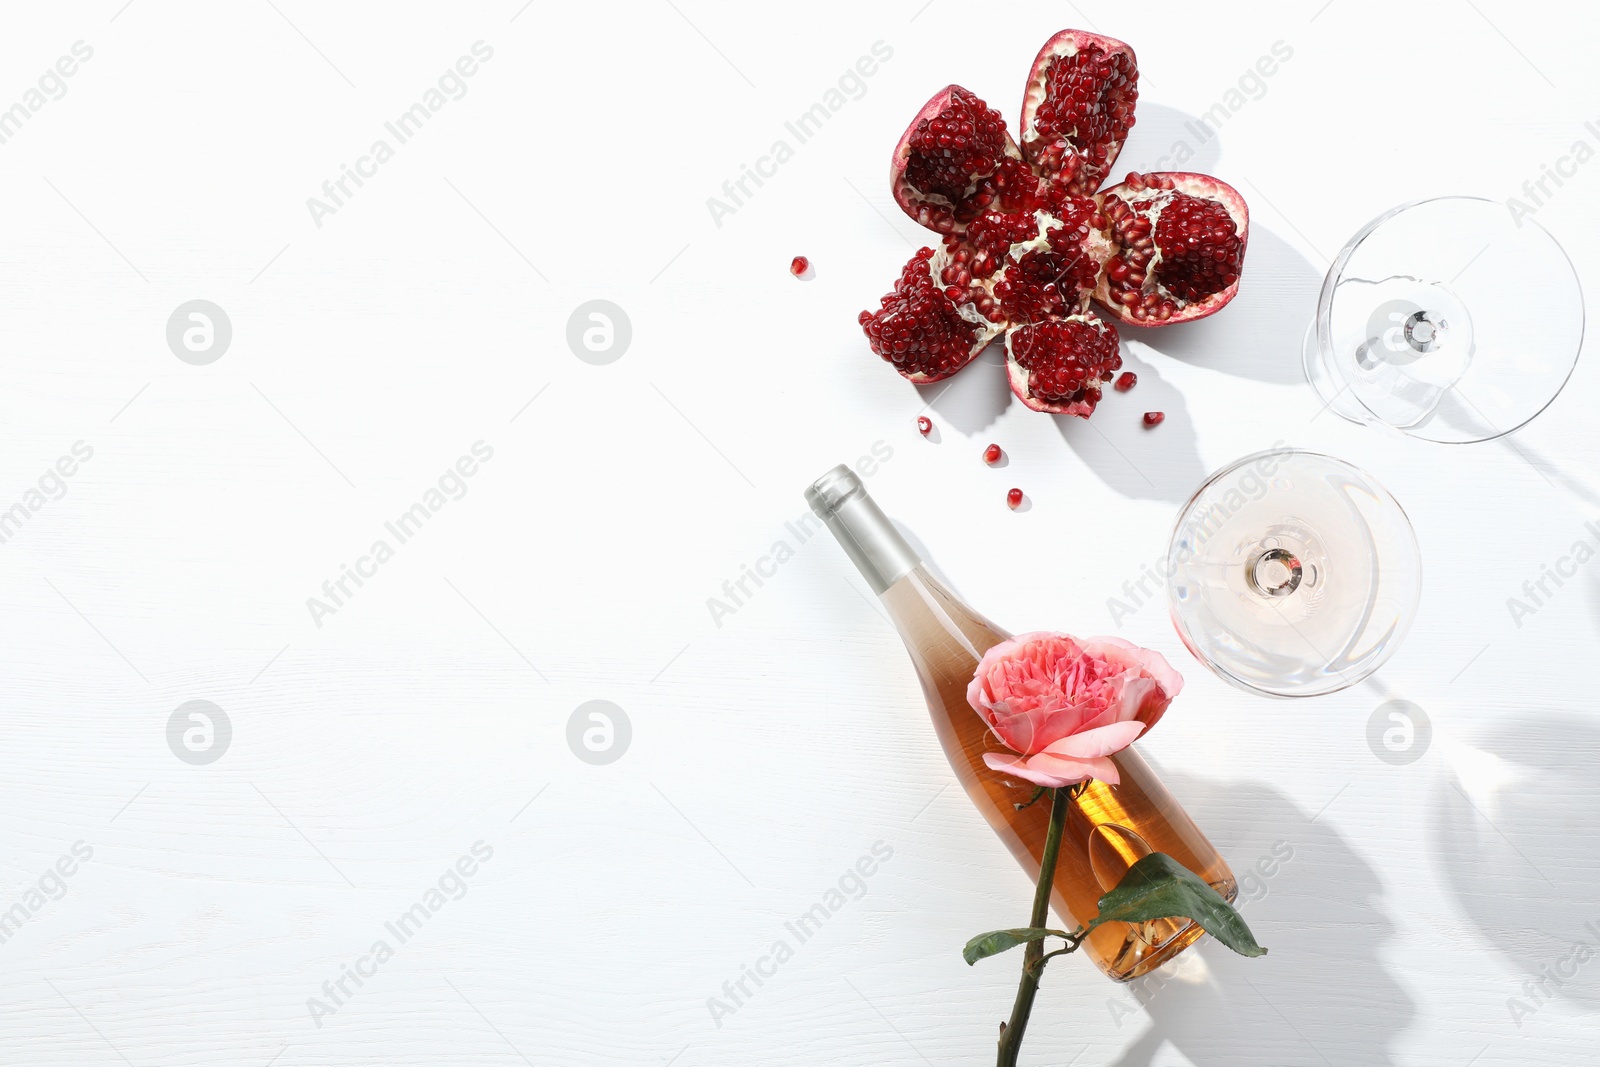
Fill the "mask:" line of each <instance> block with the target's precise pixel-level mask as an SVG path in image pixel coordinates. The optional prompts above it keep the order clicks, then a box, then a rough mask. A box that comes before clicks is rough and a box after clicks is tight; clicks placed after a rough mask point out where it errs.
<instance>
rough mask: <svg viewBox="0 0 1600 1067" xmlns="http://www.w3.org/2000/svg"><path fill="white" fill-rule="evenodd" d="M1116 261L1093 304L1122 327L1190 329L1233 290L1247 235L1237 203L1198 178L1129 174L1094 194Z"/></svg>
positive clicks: (1244, 212)
mask: <svg viewBox="0 0 1600 1067" xmlns="http://www.w3.org/2000/svg"><path fill="white" fill-rule="evenodd" d="M1101 197H1102V198H1103V203H1104V204H1105V216H1106V219H1107V221H1108V222H1109V223H1110V224H1111V229H1110V233H1111V238H1112V240H1113V241H1114V242H1115V244H1116V246H1117V252H1116V254H1115V256H1113V257H1112V258H1110V259H1109V260H1108V261H1107V262H1106V265H1105V270H1104V271H1103V272H1102V273H1101V275H1100V280H1099V283H1098V284H1097V285H1096V286H1095V291H1094V297H1095V299H1096V300H1098V301H1100V303H1102V304H1104V305H1105V306H1106V307H1108V308H1110V309H1111V310H1112V312H1114V313H1115V314H1116V315H1117V317H1119V318H1120V319H1122V320H1123V321H1124V322H1131V323H1137V324H1139V325H1145V326H1153V325H1159V324H1161V323H1163V322H1191V321H1193V320H1195V319H1203V318H1205V317H1206V316H1207V315H1210V314H1212V313H1214V312H1216V311H1218V310H1220V309H1221V308H1222V306H1223V305H1225V304H1226V303H1228V301H1230V300H1232V299H1233V297H1234V294H1235V293H1237V292H1238V291H1239V268H1240V266H1241V264H1242V263H1243V262H1244V246H1245V241H1246V239H1247V238H1248V236H1249V229H1250V209H1249V208H1248V207H1246V206H1245V202H1244V198H1243V197H1241V196H1240V195H1239V194H1238V193H1237V192H1235V191H1234V189H1233V187H1232V186H1229V185H1226V184H1224V183H1223V182H1220V181H1218V180H1217V179H1215V178H1210V177H1207V176H1206V175H1204V174H1185V173H1181V172H1175V173H1169V174H1129V175H1128V180H1127V181H1125V182H1123V183H1122V184H1121V185H1114V186H1112V187H1111V188H1110V189H1107V190H1106V191H1105V192H1104V193H1102V194H1101Z"/></svg>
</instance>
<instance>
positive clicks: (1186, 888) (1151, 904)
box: [967, 852, 1267, 956]
mask: <svg viewBox="0 0 1600 1067" xmlns="http://www.w3.org/2000/svg"><path fill="white" fill-rule="evenodd" d="M1171 918H1183V919H1192V920H1194V921H1195V922H1197V923H1199V924H1200V925H1201V926H1202V927H1203V928H1204V929H1205V931H1206V932H1207V933H1208V934H1210V935H1211V936H1212V937H1215V938H1216V939H1217V940H1218V941H1221V942H1222V943H1223V944H1224V945H1227V946H1228V947H1229V948H1231V949H1233V951H1235V952H1237V953H1238V954H1239V955H1241V956H1265V955H1266V954H1267V950H1266V949H1264V948H1262V947H1261V946H1260V945H1258V944H1256V939H1255V935H1254V934H1252V933H1251V932H1250V927H1249V926H1247V925H1245V921H1244V919H1243V918H1241V917H1240V915H1239V913H1238V912H1237V911H1235V910H1234V909H1233V905H1231V904H1229V903H1228V902H1227V901H1226V900H1223V899H1222V896H1221V895H1220V894H1219V893H1218V892H1217V891H1216V890H1215V889H1212V888H1211V887H1210V886H1209V885H1207V884H1206V883H1205V882H1203V881H1201V880H1200V878H1199V877H1197V876H1196V875H1195V874H1194V872H1192V871H1190V870H1189V868H1187V867H1185V866H1184V865H1183V864H1181V863H1179V862H1178V861H1177V860H1175V859H1173V858H1172V857H1171V856H1169V855H1167V854H1166V853H1164V852H1154V853H1151V854H1150V855H1148V856H1146V857H1144V858H1143V859H1141V860H1140V861H1139V862H1138V863H1135V864H1134V865H1133V866H1132V867H1129V868H1128V873H1127V874H1126V875H1124V876H1123V878H1122V881H1121V882H1120V883H1118V885H1117V888H1115V889H1113V890H1112V891H1111V892H1109V893H1107V894H1106V895H1105V896H1103V897H1101V898H1100V914H1099V916H1098V917H1097V918H1096V919H1095V920H1094V921H1093V922H1091V923H1090V924H1089V926H1088V929H1090V930H1093V929H1094V928H1095V927H1097V926H1099V925H1100V924H1101V923H1107V922H1127V923H1137V922H1148V921H1149V920H1151V919H1171ZM1001 932H1002V933H1007V932H1009V933H1025V932H1026V931H1001ZM989 936H991V937H993V936H995V935H993V934H991V935H989ZM967 947H968V949H969V950H970V949H971V947H972V946H971V945H969V946H967ZM1005 947H1006V948H1009V947H1010V946H1009V945H1007V946H1005Z"/></svg>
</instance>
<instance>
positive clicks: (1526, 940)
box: [1433, 712, 1600, 1028]
mask: <svg viewBox="0 0 1600 1067" xmlns="http://www.w3.org/2000/svg"><path fill="white" fill-rule="evenodd" d="M1449 763H1450V766H1449V767H1448V768H1447V770H1446V773H1445V774H1443V775H1441V776H1440V782H1439V784H1438V786H1437V788H1436V789H1435V794H1434V804H1433V819H1434V821H1433V844H1434V847H1435V850H1436V852H1437V855H1438V862H1439V863H1440V865H1441V866H1442V867H1443V869H1444V871H1445V873H1446V874H1447V875H1448V879H1449V883H1450V887H1451V889H1452V890H1454V892H1455V894H1456V897H1457V899H1458V900H1459V901H1460V902H1461V906H1462V908H1463V909H1464V910H1465V911H1466V913H1467V914H1468V915H1469V916H1470V917H1471V919H1472V921H1473V922H1474V923H1475V924H1476V925H1477V927H1478V929H1479V930H1480V931H1482V933H1483V936H1484V938H1485V939H1486V940H1487V941H1488V943H1489V944H1490V945H1492V946H1493V947H1494V948H1495V949H1496V950H1497V951H1499V952H1500V953H1501V954H1502V955H1503V956H1504V957H1505V958H1506V959H1508V960H1509V961H1510V962H1511V963H1512V964H1513V965H1514V966H1515V967H1516V968H1517V970H1519V971H1520V972H1522V974H1523V975H1525V976H1526V978H1525V980H1523V981H1522V982H1521V984H1520V985H1516V986H1513V987H1510V988H1508V989H1506V991H1505V997H1506V1007H1505V1012H1506V1014H1505V1016H1504V1022H1505V1024H1506V1025H1507V1026H1508V1027H1511V1028H1517V1027H1519V1026H1520V1025H1521V1024H1522V1023H1523V1020H1525V1019H1526V1018H1527V1017H1528V1016H1529V1015H1532V1014H1535V1013H1537V1012H1538V1011H1539V1010H1540V1009H1541V1008H1542V1007H1543V1006H1544V1005H1545V1004H1547V1003H1549V1002H1550V1001H1551V1000H1556V999H1559V1000H1563V1001H1566V1002H1567V1003H1568V1004H1569V1005H1570V1006H1571V1007H1572V1008H1575V1009H1577V1010H1579V1011H1582V1012H1585V1013H1591V1014H1592V1013H1595V1012H1600V790H1596V788H1595V768H1596V767H1597V766H1600V728H1597V727H1596V726H1595V725H1594V724H1593V723H1592V722H1590V721H1589V720H1588V719H1585V718H1582V717H1580V716H1577V715H1562V714H1558V713H1552V712H1543V713H1536V714H1533V715H1528V716H1524V717H1521V718H1518V719H1515V720H1513V721H1509V722H1503V723H1500V724H1497V725H1496V726H1494V727H1492V728H1489V729H1487V730H1485V731H1484V733H1483V734H1482V736H1481V738H1479V737H1475V738H1473V739H1472V742H1471V743H1470V744H1468V743H1460V744H1457V745H1454V746H1452V751H1451V752H1450V753H1449Z"/></svg>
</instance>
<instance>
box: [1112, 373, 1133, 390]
mask: <svg viewBox="0 0 1600 1067" xmlns="http://www.w3.org/2000/svg"><path fill="white" fill-rule="evenodd" d="M1138 380H1139V376H1138V375H1137V374H1135V373H1133V371H1131V370H1125V371H1123V372H1122V373H1121V374H1119V375H1117V383H1116V386H1115V388H1116V390H1117V392H1119V393H1126V392H1127V391H1128V390H1129V389H1132V388H1133V386H1134V383H1136V382H1137V381H1138Z"/></svg>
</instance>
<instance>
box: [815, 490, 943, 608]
mask: <svg viewBox="0 0 1600 1067" xmlns="http://www.w3.org/2000/svg"><path fill="white" fill-rule="evenodd" d="M806 501H807V503H809V504H810V505H811V510H812V511H813V512H814V513H815V514H816V516H817V518H819V519H821V520H822V521H823V523H824V525H826V526H827V527H828V529H829V530H830V531H832V533H833V536H834V537H835V538H836V539H837V540H838V542H839V545H840V547H841V548H843V549H844V551H845V555H847V556H849V557H850V562H852V563H854V564H855V565H856V569H857V570H859V571H860V572H861V576H862V577H863V578H865V579H866V580H867V584H868V585H870V586H871V587H872V591H873V592H874V593H877V594H878V595H879V596H882V595H883V594H884V592H886V591H887V590H888V588H889V587H890V586H892V585H894V584H895V582H897V581H899V580H900V579H901V578H904V577H905V576H906V575H908V574H910V573H911V572H912V570H914V569H915V568H917V567H919V566H920V565H921V563H922V561H921V560H920V559H919V558H918V557H917V554H916V553H915V552H914V551H912V549H911V546H910V545H909V544H907V543H906V539H905V538H904V537H902V536H901V535H900V531H899V530H896V529H895V528H894V524H893V523H892V522H890V521H889V517H888V516H887V515H885V514H884V513H883V509H881V508H880V507H878V505H877V504H876V503H875V502H874V501H873V499H872V497H871V496H870V495H868V493H867V488H866V486H864V485H862V484H861V479H860V478H859V477H858V476H857V475H856V472H855V471H853V470H851V469H850V468H849V467H846V466H845V465H844V464H842V463H841V464H840V465H839V466H837V467H835V468H833V470H831V471H829V472H828V473H827V474H824V475H823V476H822V477H821V478H818V479H817V480H816V481H815V482H813V483H812V485H811V488H809V489H807V490H806Z"/></svg>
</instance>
